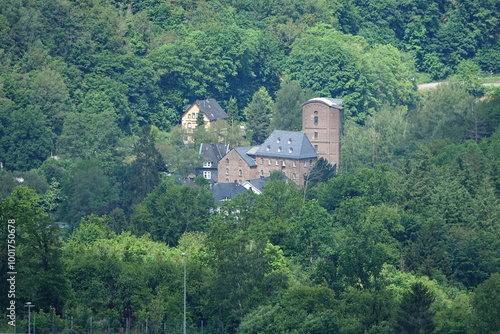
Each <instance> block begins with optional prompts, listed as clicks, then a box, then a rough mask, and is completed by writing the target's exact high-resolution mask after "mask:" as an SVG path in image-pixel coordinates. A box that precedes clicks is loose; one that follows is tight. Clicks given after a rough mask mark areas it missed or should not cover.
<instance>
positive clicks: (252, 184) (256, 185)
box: [243, 177, 268, 194]
mask: <svg viewBox="0 0 500 334" xmlns="http://www.w3.org/2000/svg"><path fill="white" fill-rule="evenodd" d="M267 179H268V178H267V177H261V178H258V179H255V180H248V181H246V182H245V183H243V187H244V188H246V189H249V190H252V191H253V192H254V193H256V194H262V192H263V191H264V185H265V184H266V182H267Z"/></svg>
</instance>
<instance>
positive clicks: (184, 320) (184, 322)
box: [181, 253, 187, 334]
mask: <svg viewBox="0 0 500 334" xmlns="http://www.w3.org/2000/svg"><path fill="white" fill-rule="evenodd" d="M181 256H182V257H183V258H184V317H183V319H182V333H183V334H186V256H187V254H186V253H181Z"/></svg>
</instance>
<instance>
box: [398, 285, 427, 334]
mask: <svg viewBox="0 0 500 334" xmlns="http://www.w3.org/2000/svg"><path fill="white" fill-rule="evenodd" d="M434 298H435V297H434V295H433V294H432V292H431V291H429V289H428V288H427V287H426V286H425V285H424V284H423V283H422V282H416V283H414V284H413V285H412V286H411V290H410V291H407V292H406V293H405V294H404V295H403V300H402V301H401V307H400V309H399V312H398V314H397V323H396V330H397V332H398V333H401V334H406V333H408V334H428V333H432V331H433V330H434V322H433V317H434V312H433V311H431V310H430V307H431V305H432V303H433V302H434Z"/></svg>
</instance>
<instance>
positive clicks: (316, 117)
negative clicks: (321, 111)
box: [314, 116, 318, 125]
mask: <svg viewBox="0 0 500 334" xmlns="http://www.w3.org/2000/svg"><path fill="white" fill-rule="evenodd" d="M314 125H318V116H314Z"/></svg>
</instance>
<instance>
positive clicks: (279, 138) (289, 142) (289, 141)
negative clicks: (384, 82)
mask: <svg viewBox="0 0 500 334" xmlns="http://www.w3.org/2000/svg"><path fill="white" fill-rule="evenodd" d="M276 143H278V144H279V143H281V137H278V138H276ZM287 143H288V145H290V144H291V143H292V138H288V142H287Z"/></svg>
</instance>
